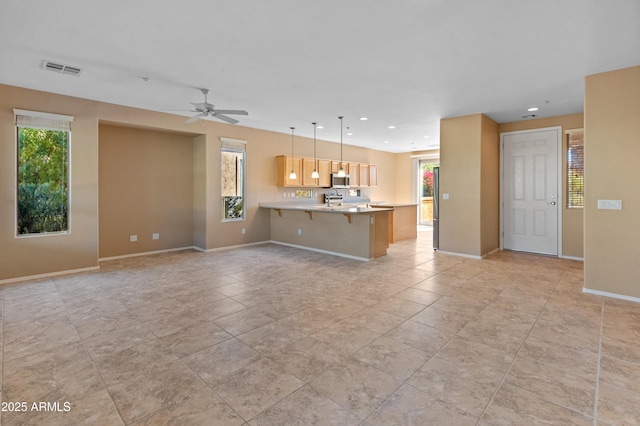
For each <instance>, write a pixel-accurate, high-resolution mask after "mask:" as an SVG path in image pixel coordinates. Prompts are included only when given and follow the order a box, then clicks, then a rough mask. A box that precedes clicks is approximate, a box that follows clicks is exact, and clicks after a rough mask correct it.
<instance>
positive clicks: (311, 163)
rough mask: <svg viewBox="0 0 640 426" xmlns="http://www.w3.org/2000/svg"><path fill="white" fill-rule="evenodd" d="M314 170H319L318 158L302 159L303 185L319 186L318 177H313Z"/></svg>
mask: <svg viewBox="0 0 640 426" xmlns="http://www.w3.org/2000/svg"><path fill="white" fill-rule="evenodd" d="M314 170H317V160H314V159H313V158H303V159H302V186H318V180H319V179H317V178H313V177H311V174H312V173H313V171H314Z"/></svg>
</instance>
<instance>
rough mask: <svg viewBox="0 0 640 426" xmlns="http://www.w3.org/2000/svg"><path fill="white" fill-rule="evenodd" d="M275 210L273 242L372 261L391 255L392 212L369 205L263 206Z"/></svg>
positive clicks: (282, 204) (305, 204)
mask: <svg viewBox="0 0 640 426" xmlns="http://www.w3.org/2000/svg"><path fill="white" fill-rule="evenodd" d="M260 208H265V209H270V210H271V241H273V242H275V243H278V244H284V245H289V246H293V247H300V248H305V249H308V250H314V251H319V252H323V253H330V254H335V255H338V256H343V257H348V258H352V259H357V260H370V259H373V258H376V257H379V256H384V255H386V254H387V248H389V216H388V215H389V213H390V212H392V211H393V208H371V207H368V206H366V205H357V204H349V205H346V204H343V205H340V206H328V205H326V204H312V203H295V202H293V203H292V202H282V203H277V202H274V203H260Z"/></svg>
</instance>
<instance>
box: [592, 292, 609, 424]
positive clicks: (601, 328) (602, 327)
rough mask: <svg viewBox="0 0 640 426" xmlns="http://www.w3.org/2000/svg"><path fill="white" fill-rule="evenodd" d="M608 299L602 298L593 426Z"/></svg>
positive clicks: (596, 408) (595, 417) (595, 416)
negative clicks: (605, 308) (605, 310)
mask: <svg viewBox="0 0 640 426" xmlns="http://www.w3.org/2000/svg"><path fill="white" fill-rule="evenodd" d="M605 301H606V298H604V297H603V298H602V305H601V308H600V339H599V341H598V367H597V369H596V392H595V395H594V396H593V426H596V425H597V424H598V391H599V390H600V361H601V359H602V335H603V330H604V304H605Z"/></svg>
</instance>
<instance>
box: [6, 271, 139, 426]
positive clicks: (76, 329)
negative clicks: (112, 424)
mask: <svg viewBox="0 0 640 426" xmlns="http://www.w3.org/2000/svg"><path fill="white" fill-rule="evenodd" d="M52 284H53V286H54V287H55V289H56V295H57V296H58V297H59V298H60V302H62V306H63V307H64V311H65V313H66V314H67V318H68V319H69V324H71V326H72V327H73V330H74V331H75V332H76V335H77V336H78V339H79V340H80V344H81V345H82V349H84V352H85V353H86V354H87V356H88V357H89V359H90V360H91V366H92V367H93V370H94V371H95V373H96V375H97V376H98V378H99V379H100V383H102V386H103V389H104V390H105V391H106V392H107V395H109V399H110V400H111V404H113V408H114V409H115V410H116V413H117V414H118V417H119V418H120V421H121V422H122V424H123V425H126V424H127V423H126V422H125V421H124V417H123V416H122V413H121V412H120V409H119V408H118V405H117V404H116V401H115V400H114V399H113V395H112V394H111V391H110V390H109V387H108V386H107V384H106V383H105V381H104V378H103V377H102V374H100V370H98V367H97V366H96V363H95V361H94V360H93V357H92V356H91V353H90V352H89V350H88V349H87V347H86V345H85V344H84V339H83V338H82V336H80V333H78V328H77V327H76V324H75V323H74V322H73V320H72V319H71V314H70V313H69V309H68V308H67V304H66V303H65V302H64V299H63V298H62V297H61V296H60V292H59V289H58V286H57V285H56V283H55V281H52ZM3 361H4V360H3ZM97 392H100V391H96V392H95V393H97ZM85 396H86V395H85Z"/></svg>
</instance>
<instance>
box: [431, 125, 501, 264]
mask: <svg viewBox="0 0 640 426" xmlns="http://www.w3.org/2000/svg"><path fill="white" fill-rule="evenodd" d="M498 147H499V138H498V126H497V123H495V122H494V121H493V120H491V119H489V118H488V117H486V116H484V115H483V114H474V115H467V116H464V117H455V118H448V119H443V120H441V121H440V249H441V250H442V251H446V252H452V253H458V254H465V255H470V256H483V255H485V254H487V253H490V252H491V251H493V250H495V249H497V248H499V247H500V239H499V228H500V223H499V220H500V214H499V213H500V210H499V208H500V207H499V198H500V178H499V175H500V172H499V171H500V167H499V160H500V150H499V148H498ZM445 193H447V194H449V200H444V199H443V194H445Z"/></svg>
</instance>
